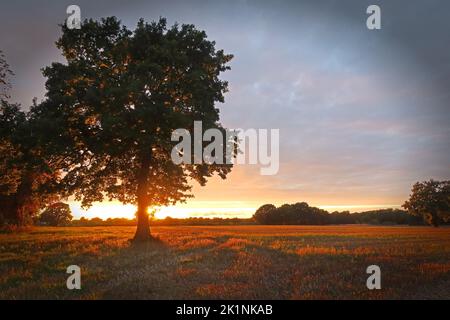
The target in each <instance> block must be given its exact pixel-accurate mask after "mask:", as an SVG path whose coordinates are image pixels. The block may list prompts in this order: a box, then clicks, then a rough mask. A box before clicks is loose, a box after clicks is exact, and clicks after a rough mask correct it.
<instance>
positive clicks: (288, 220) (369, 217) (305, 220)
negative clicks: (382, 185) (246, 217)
mask: <svg viewBox="0 0 450 320" xmlns="http://www.w3.org/2000/svg"><path fill="white" fill-rule="evenodd" d="M253 219H254V220H255V221H256V222H257V223H259V224H266V225H336V224H375V225H380V224H381V225H396V224H399V225H421V224H423V220H422V219H421V218H420V217H417V216H412V215H410V214H408V213H407V212H406V211H404V210H400V209H382V210H372V211H365V212H356V213H350V212H349V211H343V212H337V211H335V212H332V213H329V212H327V211H325V210H322V209H319V208H316V207H310V206H309V205H308V204H307V203H305V202H301V203H296V204H292V205H289V204H284V205H282V206H281V207H278V208H277V207H275V206H274V205H273V204H266V205H263V206H261V207H260V208H259V209H258V210H256V212H255V214H254V215H253Z"/></svg>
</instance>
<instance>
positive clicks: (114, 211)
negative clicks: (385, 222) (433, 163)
mask: <svg viewBox="0 0 450 320" xmlns="http://www.w3.org/2000/svg"><path fill="white" fill-rule="evenodd" d="M262 204H263V203H260V204H257V205H255V203H253V202H249V203H244V202H228V201H199V202H196V203H191V204H189V205H187V204H182V205H178V206H171V207H164V208H160V209H158V210H157V211H156V213H155V218H157V219H164V218H166V217H172V218H189V217H205V218H216V217H220V218H250V217H251V216H252V215H253V214H254V213H255V211H256V209H257V208H258V207H259V206H260V205H262ZM69 205H70V207H71V209H72V214H73V216H74V219H80V218H81V217H85V218H88V219H92V218H96V217H98V218H101V219H103V220H106V219H108V218H126V219H133V218H134V217H135V212H136V207H135V206H134V205H123V204H121V203H119V202H104V203H96V204H94V205H93V206H92V207H91V208H89V209H87V210H83V209H82V208H81V206H80V204H79V203H77V202H70V203H69ZM276 205H279V204H276ZM317 207H319V208H321V209H324V210H327V211H329V212H333V211H350V212H356V211H369V210H377V209H383V208H400V206H399V205H392V204H390V205H322V206H321V205H317Z"/></svg>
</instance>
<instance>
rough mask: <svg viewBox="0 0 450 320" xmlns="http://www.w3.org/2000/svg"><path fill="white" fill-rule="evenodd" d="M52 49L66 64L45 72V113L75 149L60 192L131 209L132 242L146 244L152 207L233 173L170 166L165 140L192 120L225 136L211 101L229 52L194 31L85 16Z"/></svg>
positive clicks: (220, 86)
mask: <svg viewBox="0 0 450 320" xmlns="http://www.w3.org/2000/svg"><path fill="white" fill-rule="evenodd" d="M57 46H58V48H59V49H61V51H62V54H63V55H64V57H65V58H66V60H67V64H61V63H53V64H52V66H51V67H47V68H46V69H45V70H44V75H45V76H46V77H47V78H48V80H47V82H46V87H47V90H48V93H47V98H48V99H47V102H46V105H45V108H46V109H52V111H51V112H53V113H54V116H53V117H55V118H57V119H60V121H61V123H64V126H63V127H64V130H65V132H60V134H59V135H61V136H65V135H69V136H70V138H71V139H72V141H73V143H72V145H73V146H74V150H76V155H75V157H76V158H77V161H73V163H76V162H78V165H73V166H71V167H70V169H68V172H67V173H66V176H65V178H64V179H65V183H66V185H67V188H66V189H67V190H69V189H74V190H75V192H74V195H75V198H76V199H77V200H81V201H82V204H83V206H84V207H88V206H90V205H91V204H92V203H93V202H94V201H102V200H103V199H104V197H107V198H109V199H117V200H119V201H121V202H122V203H134V204H136V205H137V208H138V209H137V213H136V216H137V221H138V225H137V230H136V235H135V237H134V239H135V240H148V239H151V235H150V228H149V219H148V210H149V208H150V207H156V206H164V205H169V204H174V203H176V202H178V201H185V200H186V199H187V198H188V197H191V196H192V195H191V193H190V190H191V188H192V186H191V183H190V181H191V180H196V181H197V182H199V183H200V184H201V185H204V184H205V183H206V181H207V178H208V177H210V176H212V175H213V174H214V173H217V174H218V175H219V176H220V177H221V178H223V179H225V177H226V175H227V174H228V173H229V172H230V170H231V166H230V165H218V164H215V165H207V164H192V165H189V164H180V165H176V164H174V163H173V162H172V160H171V151H172V147H173V143H172V141H171V135H172V132H173V130H175V129H178V128H185V129H187V130H189V131H190V132H191V133H192V131H193V124H194V121H196V120H199V121H202V122H203V128H204V129H208V128H217V129H219V130H223V128H222V126H221V125H220V123H219V110H218V109H217V108H216V107H215V103H216V102H223V101H224V96H223V94H224V93H225V92H226V90H227V82H225V81H221V80H220V79H219V75H220V73H221V72H223V71H225V70H227V69H229V67H228V66H227V63H228V62H229V61H230V60H231V58H232V56H231V55H226V54H224V53H223V51H222V50H216V49H215V43H214V42H213V41H209V40H207V37H206V34H205V32H203V31H199V30H197V29H196V28H195V27H194V26H193V25H182V26H178V25H174V26H173V27H170V28H168V27H167V25H166V20H165V19H160V20H159V21H158V22H152V23H145V22H144V21H143V20H140V21H139V23H138V25H137V28H136V29H135V30H134V31H130V30H128V29H127V28H126V27H124V26H122V25H121V23H120V22H119V21H118V20H117V19H116V18H114V17H110V18H106V19H102V20H101V21H100V22H98V21H93V20H86V21H85V22H84V23H83V24H82V26H81V29H72V30H69V29H68V28H67V27H66V26H65V25H63V26H62V36H61V38H60V39H59V40H58V42H57ZM42 114H47V112H42ZM63 127H61V128H63ZM183 151H184V152H187V151H186V150H183ZM192 152H193V150H192ZM70 156H74V155H73V154H72V155H70Z"/></svg>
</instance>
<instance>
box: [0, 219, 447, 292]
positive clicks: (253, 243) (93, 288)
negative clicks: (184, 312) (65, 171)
mask: <svg viewBox="0 0 450 320" xmlns="http://www.w3.org/2000/svg"><path fill="white" fill-rule="evenodd" d="M134 230H135V228H133V227H100V228H94V227H91V228H89V227H88V228H81V227H80V228H35V229H32V230H30V231H28V232H26V233H17V234H0V299H41V298H44V299H47V298H48V299H216V298H220V299H381V298H384V299H412V298H414V299H438V298H440V299H450V229H449V228H428V227H369V226H326V227H318V226H311V227H309V226H308V227H305V226H227V227H157V228H153V229H152V232H153V234H154V235H156V236H157V237H159V239H160V240H161V241H160V243H152V244H148V245H140V246H132V245H130V243H129V242H128V239H130V238H131V237H132V236H133V233H134ZM74 264H75V265H78V266H80V267H81V270H82V277H81V284H82V290H79V291H77V290H75V291H70V290H68V289H67V288H66V279H67V277H68V276H69V275H68V274H66V268H67V267H68V266H69V265H74ZM372 264H376V265H379V266H380V268H381V272H382V280H381V283H382V289H381V290H372V291H370V290H368V289H367V288H366V279H367V277H368V276H369V275H367V274H366V268H367V266H369V265H372Z"/></svg>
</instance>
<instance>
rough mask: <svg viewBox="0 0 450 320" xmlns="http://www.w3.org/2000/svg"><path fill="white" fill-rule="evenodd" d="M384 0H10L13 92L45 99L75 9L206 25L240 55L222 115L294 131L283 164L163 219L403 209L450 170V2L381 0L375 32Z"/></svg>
mask: <svg viewBox="0 0 450 320" xmlns="http://www.w3.org/2000/svg"><path fill="white" fill-rule="evenodd" d="M372 2H374V1H359V0H358V1H357V0H355V1H281V2H278V1H260V0H258V1H256V0H255V1H251V0H249V1H245V0H242V1H222V2H219V1H128V2H125V1H84V0H79V1H50V0H49V1H21V0H17V1H14V2H13V1H9V2H8V3H3V4H2V9H1V11H0V39H1V41H0V50H2V51H3V52H4V54H5V56H6V59H7V61H8V62H9V64H10V65H11V68H12V70H13V71H14V73H15V76H14V78H13V79H12V82H13V90H12V92H11V93H12V100H13V101H17V102H20V103H21V104H22V106H23V107H24V108H27V106H29V105H30V104H31V100H32V98H33V97H37V98H38V100H42V99H43V98H44V94H45V88H44V82H45V79H44V77H43V76H42V74H41V71H40V69H41V68H42V67H44V66H47V65H50V64H51V63H52V62H53V61H63V60H62V57H61V55H60V54H59V51H58V49H57V48H56V47H55V45H54V42H55V41H56V39H57V38H58V36H59V33H60V31H59V30H60V29H59V27H58V24H60V23H62V22H63V21H64V19H65V18H66V16H67V15H66V13H65V11H66V8H67V6H68V5H70V4H77V5H79V6H80V7H81V14H82V18H83V19H84V18H100V17H106V16H111V15H115V16H117V17H118V18H119V19H121V20H122V22H123V23H124V24H125V25H127V26H128V27H129V28H133V27H134V26H135V25H136V22H137V20H138V19H139V18H141V17H142V18H144V19H146V20H155V19H158V18H159V17H160V16H164V17H167V18H168V22H169V24H173V23H174V22H176V21H177V22H180V23H193V24H195V25H196V26H197V27H198V28H200V29H203V30H205V31H206V33H207V34H208V37H209V38H210V39H213V40H215V41H216V42H217V48H222V49H224V50H225V52H227V53H232V54H234V56H235V58H234V59H233V61H232V62H231V67H232V70H231V71H228V72H227V73H226V74H224V78H225V79H227V80H228V81H229V82H230V92H229V93H227V95H226V97H225V99H226V101H225V103H224V104H222V105H218V107H219V108H220V110H221V121H222V123H223V124H224V126H225V127H228V128H244V129H246V128H256V129H258V128H261V129H271V128H274V129H280V170H279V173H278V174H277V175H274V176H262V175H260V173H259V167H258V166H255V165H240V166H236V167H235V168H234V169H233V172H232V173H231V175H230V176H229V178H228V179H227V180H225V181H222V180H220V179H216V178H214V179H211V181H210V182H209V183H208V184H207V186H206V187H203V188H200V187H199V186H197V185H196V186H195V187H194V195H195V199H193V200H191V201H189V202H188V203H187V204H186V205H183V206H178V207H176V208H166V209H163V210H162V211H161V212H160V213H158V215H157V216H158V217H164V216H166V215H170V216H173V217H177V216H178V217H186V216H193V215H195V216H227V217H234V216H240V217H249V216H251V215H252V214H253V212H254V210H255V208H257V207H259V206H260V205H262V204H265V203H273V204H275V205H280V204H283V203H293V202H299V201H306V202H308V203H309V204H310V205H315V206H321V207H323V208H325V209H328V210H345V209H349V210H351V211H356V210H361V209H367V208H379V207H398V206H399V205H401V204H402V203H403V201H404V200H405V199H406V197H407V196H408V194H409V190H410V187H411V185H412V184H413V183H414V182H415V181H419V180H425V179H430V178H435V179H449V178H450V170H449V169H450V144H449V143H448V141H449V138H450V127H449V123H450V112H449V111H450V90H449V88H450V64H449V62H448V61H449V57H448V52H450V41H449V34H448V31H449V30H450V19H448V17H449V14H448V13H449V12H450V2H448V1H426V2H425V1H376V3H377V4H379V5H380V7H381V10H382V29H381V30H376V31H370V30H368V29H367V28H366V18H367V15H366V13H365V11H366V8H367V7H368V5H370V4H372ZM394 2H395V3H394ZM18 17H20V18H18ZM72 209H73V211H74V215H75V216H76V217H80V216H81V215H86V216H88V217H93V216H100V217H102V218H105V217H122V216H125V217H132V216H133V214H134V208H133V207H132V206H128V207H122V206H120V204H118V203H110V204H105V203H104V204H97V205H96V206H95V207H93V208H92V209H91V210H90V211H89V212H88V213H86V212H84V211H82V210H81V209H80V208H79V205H78V204H77V203H72Z"/></svg>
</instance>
